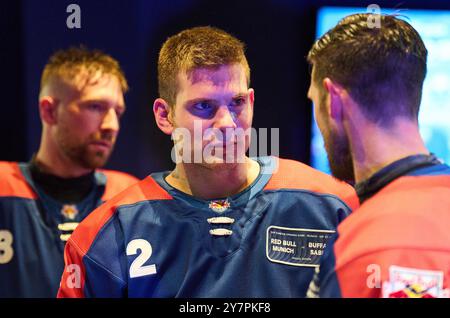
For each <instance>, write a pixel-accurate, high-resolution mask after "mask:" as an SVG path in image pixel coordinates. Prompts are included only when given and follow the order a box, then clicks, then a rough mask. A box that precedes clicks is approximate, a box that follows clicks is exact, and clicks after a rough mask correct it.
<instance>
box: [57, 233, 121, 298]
mask: <svg viewBox="0 0 450 318" xmlns="http://www.w3.org/2000/svg"><path fill="white" fill-rule="evenodd" d="M116 252H118V248H117V244H116V243H115V242H110V244H109V245H108V254H116ZM108 259H110V260H111V263H109V264H108V267H107V266H105V265H104V264H102V263H101V262H100V261H99V260H96V259H94V258H93V257H92V256H90V255H87V254H86V253H85V252H84V251H83V250H82V248H81V247H80V246H78V245H77V243H76V242H75V241H73V240H70V239H69V241H68V242H67V244H66V248H65V252H64V261H65V264H66V265H65V268H64V273H63V276H62V278H61V285H60V289H59V292H58V298H85V297H97V298H98V297H108V298H114V297H124V295H125V286H126V283H125V282H124V279H122V278H121V277H119V275H118V273H117V271H115V270H114V267H116V268H117V267H118V266H116V265H117V264H115V263H117V261H118V259H117V258H108ZM119 267H120V265H119ZM119 273H120V271H119Z"/></svg>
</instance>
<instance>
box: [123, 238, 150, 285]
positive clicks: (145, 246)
mask: <svg viewBox="0 0 450 318" xmlns="http://www.w3.org/2000/svg"><path fill="white" fill-rule="evenodd" d="M138 250H141V254H139V256H138V257H136V259H135V260H134V261H133V263H131V266H130V278H134V277H141V276H147V275H153V274H156V265H154V264H153V265H144V264H145V262H147V260H148V259H149V258H150V257H151V256H152V251H153V250H152V246H151V244H150V243H149V242H148V241H146V240H142V239H137V240H132V241H131V242H130V243H128V245H127V255H128V256H131V255H136V254H137V252H138Z"/></svg>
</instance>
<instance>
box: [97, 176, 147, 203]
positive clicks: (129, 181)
mask: <svg viewBox="0 0 450 318" xmlns="http://www.w3.org/2000/svg"><path fill="white" fill-rule="evenodd" d="M100 171H101V172H102V173H104V174H105V176H106V188H105V192H104V193H103V195H102V201H108V200H109V199H111V198H112V197H114V196H115V195H116V194H118V193H119V192H122V191H123V190H125V189H126V188H128V187H130V186H132V185H133V184H136V183H137V182H139V179H137V178H135V177H134V176H132V175H129V174H127V173H124V172H120V171H114V170H103V169H102V170H100Z"/></svg>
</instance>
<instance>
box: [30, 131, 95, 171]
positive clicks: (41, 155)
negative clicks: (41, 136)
mask: <svg viewBox="0 0 450 318" xmlns="http://www.w3.org/2000/svg"><path fill="white" fill-rule="evenodd" d="M36 162H37V163H38V164H39V168H40V169H41V170H42V172H45V173H48V174H52V175H55V176H57V177H60V178H77V177H80V176H83V175H86V174H88V173H90V172H92V171H93V169H88V168H84V167H81V166H80V165H78V164H76V163H75V162H73V160H71V159H70V158H68V157H67V156H66V155H64V154H63V153H61V151H59V150H58V149H57V147H56V146H54V147H52V146H50V145H49V144H48V142H45V141H44V140H43V141H42V142H41V145H40V147H39V151H38V153H37V155H36Z"/></svg>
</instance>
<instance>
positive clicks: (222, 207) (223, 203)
mask: <svg viewBox="0 0 450 318" xmlns="http://www.w3.org/2000/svg"><path fill="white" fill-rule="evenodd" d="M230 206H231V204H230V202H229V201H228V199H225V200H214V201H211V202H210V203H209V208H210V209H211V210H213V211H214V212H218V213H222V212H225V211H226V210H228V209H229V208H230Z"/></svg>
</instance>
